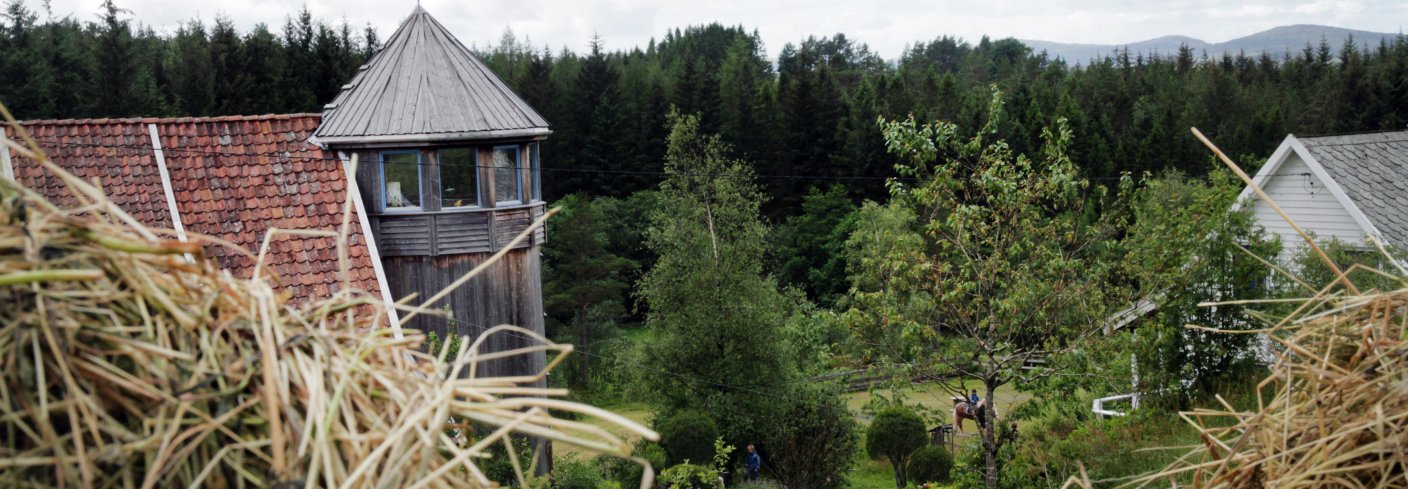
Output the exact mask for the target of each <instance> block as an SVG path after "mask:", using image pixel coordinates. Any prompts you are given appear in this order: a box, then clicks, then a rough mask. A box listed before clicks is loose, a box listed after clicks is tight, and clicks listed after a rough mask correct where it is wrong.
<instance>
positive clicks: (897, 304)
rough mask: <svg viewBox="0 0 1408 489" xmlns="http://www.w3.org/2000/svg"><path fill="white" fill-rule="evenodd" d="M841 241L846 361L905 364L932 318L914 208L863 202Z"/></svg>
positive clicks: (921, 238) (926, 268)
mask: <svg viewBox="0 0 1408 489" xmlns="http://www.w3.org/2000/svg"><path fill="white" fill-rule="evenodd" d="M855 223H856V225H855V229H854V230H852V231H851V235H850V236H849V237H847V238H846V251H845V257H846V270H847V272H848V274H849V276H850V281H851V283H850V285H851V288H850V295H849V297H847V298H846V300H845V303H844V304H845V306H846V309H845V312H844V313H843V314H842V320H843V321H845V323H846V325H847V326H848V327H849V328H850V331H851V336H852V337H854V338H864V339H865V340H864V341H857V342H853V343H852V344H851V345H849V351H848V352H847V353H848V356H849V357H850V361H851V362H853V363H857V364H861V365H873V364H878V363H909V362H911V361H913V360H915V359H916V358H917V357H918V356H919V355H920V352H921V348H919V347H918V346H917V345H920V344H922V341H921V340H920V338H922V337H924V335H926V334H927V333H928V331H929V323H928V322H927V321H926V319H927V318H931V317H934V314H935V313H934V307H935V306H934V297H933V296H932V295H930V294H928V293H926V292H925V291H924V290H923V288H922V285H923V282H924V280H926V279H927V277H928V275H929V270H930V268H931V266H930V264H929V263H928V261H927V258H926V257H925V256H924V246H925V241H924V236H923V235H922V234H921V233H920V229H919V219H918V216H916V215H915V213H914V209H912V208H910V207H908V206H902V205H880V204H876V203H874V202H867V203H866V204H865V205H864V206H862V207H861V208H860V210H859V211H858V213H857V215H856V219H855Z"/></svg>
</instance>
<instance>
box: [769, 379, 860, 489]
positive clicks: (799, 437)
mask: <svg viewBox="0 0 1408 489" xmlns="http://www.w3.org/2000/svg"><path fill="white" fill-rule="evenodd" d="M787 399H788V401H787V405H786V406H785V407H784V412H783V414H782V416H781V417H780V418H779V419H778V420H777V431H776V434H775V435H774V436H773V437H772V439H771V440H770V441H769V443H768V444H767V447H768V448H769V449H770V450H769V451H768V453H765V454H763V455H765V456H770V457H768V458H764V459H763V467H764V468H765V469H766V470H767V472H768V474H769V475H770V476H772V477H774V478H776V479H777V481H778V482H780V483H782V484H783V485H785V486H787V487H806V488H814V489H832V488H836V487H842V486H844V485H845V479H846V473H847V472H849V471H850V468H851V466H852V465H853V464H854V462H855V455H856V450H857V448H858V447H857V445H858V443H857V442H858V441H859V438H860V437H859V435H858V434H857V429H856V421H855V417H853V416H852V415H851V413H850V412H849V411H848V410H847V409H846V404H845V401H844V400H843V398H842V397H841V396H840V395H839V394H838V393H837V392H835V391H833V390H829V389H826V388H820V387H811V386H803V387H799V388H797V389H793V391H792V393H791V394H790V395H788V396H787Z"/></svg>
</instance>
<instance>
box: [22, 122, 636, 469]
mask: <svg viewBox="0 0 1408 489" xmlns="http://www.w3.org/2000/svg"><path fill="white" fill-rule="evenodd" d="M0 113H4V115H5V117H6V118H7V119H8V120H10V122H11V123H13V119H12V118H10V117H9V114H8V113H7V112H4V110H3V107H0ZM14 127H15V128H16V129H17V130H19V131H20V134H21V135H23V136H24V138H25V139H26V140H27V141H28V144H29V145H28V146H27V147H26V146H21V145H19V144H15V143H14V142H10V143H9V144H10V146H11V148H13V149H14V150H15V151H16V152H18V153H20V154H21V155H22V156H24V157H26V158H30V159H32V160H35V161H40V162H41V164H43V165H44V166H45V168H46V169H47V170H48V171H49V172H51V173H53V174H55V175H57V176H59V177H60V178H62V179H63V180H64V181H65V182H67V184H68V186H69V189H70V191H71V192H72V193H73V194H74V195H75V196H76V197H77V198H78V200H79V202H81V205H80V206H79V207H78V208H76V209H60V208H58V207H56V206H55V205H53V204H52V203H50V202H48V201H47V200H45V199H44V198H43V197H41V196H39V195H38V194H36V193H35V192H33V191H31V190H29V189H26V188H24V187H22V186H20V185H18V184H17V183H15V182H14V181H9V180H3V179H0V304H5V307H4V308H3V309H0V369H3V371H2V372H0V378H3V379H4V388H3V389H0V438H3V439H4V443H3V444H0V486H4V487H52V486H57V487H142V488H151V487H198V486H208V487H271V486H272V487H295V486H303V487H343V488H347V487H468V488H482V487H492V486H493V485H494V484H493V483H491V482H490V481H489V479H488V478H487V477H486V476H485V474H484V473H483V471H481V470H480V468H479V467H478V466H477V465H476V462H477V461H479V460H482V459H483V458H484V457H487V456H488V455H487V453H488V452H487V451H488V449H489V448H491V447H493V446H495V445H502V446H504V447H506V448H508V453H515V452H514V451H513V449H512V448H513V447H512V445H513V443H514V439H513V437H511V436H510V435H512V434H518V435H531V436H534V437H540V438H543V439H548V440H553V441H557V442H562V443H567V444H571V445H576V446H579V447H583V448H585V449H588V450H593V451H597V452H601V453H606V454H610V455H614V456H618V457H627V458H631V460H634V461H636V462H637V463H640V464H641V465H643V466H645V474H646V476H645V478H644V479H645V480H643V481H641V487H642V488H645V487H649V485H650V483H651V479H652V478H653V477H652V474H653V471H652V469H651V468H650V467H649V464H648V463H646V462H645V461H644V460H643V459H640V458H634V457H632V456H631V447H630V445H629V444H628V443H627V441H626V440H625V439H623V438H622V437H619V436H616V435H614V434H612V433H611V432H609V431H607V430H604V429H601V428H599V427H596V426H593V425H590V424H586V423H582V422H577V421H569V420H563V419H558V418H555V417H553V416H552V415H551V414H550V413H551V411H554V410H556V411H564V412H568V411H570V412H575V413H579V414H582V415H585V416H588V417H595V418H598V419H600V420H602V421H604V422H605V423H606V424H608V425H611V426H614V427H616V428H618V429H619V430H620V431H624V432H628V433H632V434H633V435H639V436H642V437H644V438H647V439H652V440H653V439H656V438H657V436H656V434H655V433H653V432H651V431H650V430H648V429H646V428H644V427H642V426H640V425H638V424H636V423H634V422H631V421H630V420H627V419H625V418H623V417H620V416H617V415H615V414H612V413H610V412H607V411H604V410H601V409H597V408H594V407H591V406H587V405H583V404H578V403H573V402H566V401H562V400H556V399H550V398H546V397H542V396H562V395H564V394H565V393H566V391H565V390H561V389H541V388H535V387H533V384H535V383H536V382H537V381H538V380H541V379H542V378H543V376H544V375H546V373H547V370H548V369H551V368H552V367H553V366H555V365H556V364H557V363H558V362H561V361H562V359H563V356H565V355H566V354H568V353H570V352H571V351H572V347H571V345H562V344H557V343H554V342H552V341H549V340H547V339H546V338H543V337H542V336H539V335H536V334H534V333H533V332H531V331H529V330H525V329H523V328H518V327H514V326H506V325H505V326H498V327H495V328H493V329H491V330H490V331H488V332H486V333H485V334H484V335H483V336H481V337H480V338H479V340H480V341H479V342H476V343H475V344H473V345H471V346H469V347H467V348H464V349H462V350H461V351H460V352H459V354H458V356H457V357H456V358H451V359H445V358H433V357H431V356H429V355H427V354H425V353H423V352H421V351H420V350H419V348H420V344H421V341H422V340H423V336H422V335H421V334H419V333H417V332H410V331H408V332H406V334H405V335H404V337H399V336H400V335H397V334H393V331H399V329H398V328H388V327H385V320H384V318H385V317H386V314H385V312H386V310H385V307H387V305H386V304H384V303H383V302H382V301H380V300H379V299H377V298H376V297H373V296H371V295H369V294H367V293H365V292H363V291H358V290H352V289H351V288H349V287H342V288H340V289H339V290H338V291H336V292H335V293H334V294H333V295H332V296H331V297H328V298H322V299H312V300H309V301H308V302H306V303H304V304H300V305H291V304H289V303H287V302H285V297H282V296H281V295H280V294H278V293H276V290H275V288H274V286H273V285H271V281H270V279H273V277H265V276H264V275H265V274H256V275H255V277H253V278H250V279H237V278H235V277H233V276H232V275H230V273H229V272H226V271H222V270H219V269H217V268H216V267H215V266H214V265H212V263H211V262H210V261H208V260H205V259H204V258H203V256H202V250H203V247H204V245H205V244H207V243H217V244H218V243H219V242H218V240H214V239H211V238H208V237H200V236H193V237H192V238H191V239H192V241H191V242H180V241H176V240H170V239H162V238H160V237H159V236H160V235H165V234H167V232H165V231H157V230H149V229H146V228H144V227H141V226H140V224H138V223H137V221H136V220H135V219H133V218H132V217H131V216H129V215H127V214H126V213H125V212H123V211H122V210H121V209H120V208H118V207H117V206H116V205H114V204H113V203H112V202H111V201H109V200H107V199H106V198H105V197H104V196H103V194H102V192H101V191H100V190H99V189H98V188H96V187H95V186H93V185H91V184H89V183H86V182H83V181H81V180H80V179H78V178H76V177H74V176H73V175H70V174H68V173H67V172H64V171H63V170H62V169H60V168H59V167H57V166H56V165H54V164H53V163H52V162H49V161H47V159H46V158H45V156H44V154H43V152H42V150H40V149H39V147H38V146H37V145H35V144H34V143H33V141H32V140H31V139H29V138H28V136H27V135H24V134H23V132H22V130H20V127H19V126H18V125H14ZM11 148H5V150H9V149H11ZM350 198H351V196H350V195H349V199H350ZM349 202H350V201H349ZM349 216H350V213H347V212H344V215H343V218H344V221H346V219H347V218H348V217H349ZM544 219H546V217H545V218H544ZM541 224H542V221H541V220H540V221H539V222H538V223H536V224H535V226H534V227H536V226H539V225H541ZM347 229H348V226H347V224H346V222H344V224H343V226H342V228H341V232H340V234H337V235H336V236H333V237H332V238H330V239H336V240H337V243H338V247H339V250H338V251H339V253H338V255H339V256H340V257H346V256H347V254H346V249H345V245H346V232H347V231H346V230H347ZM531 229H532V228H530V230H529V231H525V233H527V232H530V231H531ZM272 235H273V233H271V235H270V236H272ZM241 252H243V253H246V254H248V252H247V251H242V250H241ZM262 255H263V251H261V256H262ZM341 261H342V267H343V268H342V269H343V272H344V276H345V275H346V273H345V272H346V267H347V264H346V260H345V259H344V260H341ZM344 283H346V282H344ZM408 309H409V308H408ZM497 334H514V335H519V336H526V337H528V338H531V339H532V340H534V342H535V343H536V344H534V345H533V346H530V347H526V348H521V349H518V350H514V351H510V352H496V353H490V352H482V351H480V349H479V345H480V344H481V343H482V342H483V340H484V338H486V337H488V336H491V335H497ZM544 351H550V352H558V353H560V354H559V355H557V357H556V359H555V361H554V362H553V363H551V364H550V365H548V366H547V368H546V369H544V371H542V372H538V373H537V374H536V375H530V376H524V377H515V378H508V379H494V378H476V377H475V376H474V375H473V374H472V373H470V374H469V375H464V376H463V377H464V378H461V377H462V375H461V374H460V373H461V372H466V373H469V372H473V371H475V370H476V369H475V366H476V364H477V363H478V362H481V361H484V360H486V359H488V358H494V357H499V356H502V355H527V354H534V353H538V352H544ZM470 427H473V429H466V428H470ZM520 442H521V440H520ZM509 458H510V459H512V462H513V466H514V469H515V471H516V472H517V474H518V478H519V483H520V484H526V483H527V481H526V480H525V479H527V477H526V476H525V475H524V474H525V471H526V470H527V468H525V467H522V466H521V465H520V464H519V463H518V461H517V459H516V458H515V457H509Z"/></svg>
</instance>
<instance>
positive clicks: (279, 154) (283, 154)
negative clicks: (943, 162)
mask: <svg viewBox="0 0 1408 489" xmlns="http://www.w3.org/2000/svg"><path fill="white" fill-rule="evenodd" d="M36 139H37V140H43V138H36ZM43 143H44V144H45V145H53V146H66V147H88V148H115V149H134V150H145V151H152V149H153V148H152V146H151V145H149V144H113V143H82V142H75V141H53V140H43ZM162 153H164V154H166V155H167V156H173V155H172V153H180V154H185V155H203V156H217V157H227V158H235V157H259V156H269V157H275V158H282V159H290V160H303V161H326V162H330V163H337V164H338V165H341V164H342V160H341V159H339V158H337V157H333V156H328V155H323V156H311V155H298V154H293V152H291V151H269V152H233V151H215V150H202V149H192V148H180V147H163V148H162ZM175 156H179V155H175ZM379 163H380V164H381V165H405V166H421V167H426V166H438V167H440V168H466V169H468V168H475V169H479V168H486V169H510V168H511V169H514V170H516V171H523V170H529V171H540V172H555V173H585V174H607V175H656V176H674V175H682V176H697V177H711V178H746V179H752V178H761V179H791V180H839V181H890V180H898V181H915V180H917V179H915V178H907V177H881V176H863V175H807V174H766V173H758V174H751V175H749V174H738V173H706V172H671V171H658V170H605V169H584V168H558V167H551V166H549V167H547V168H542V167H539V168H533V167H531V166H511V167H502V166H495V165H478V164H466V163H443V162H442V163H439V164H438V165H432V164H430V163H426V162H418V163H396V162H386V161H381V162H379Z"/></svg>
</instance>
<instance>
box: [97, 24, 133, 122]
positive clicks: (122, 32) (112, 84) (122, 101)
mask: <svg viewBox="0 0 1408 489" xmlns="http://www.w3.org/2000/svg"><path fill="white" fill-rule="evenodd" d="M102 9H103V13H102V17H101V19H102V22H101V23H100V24H99V25H98V35H97V39H96V41H97V49H96V51H95V54H96V56H95V58H96V59H97V70H96V71H95V73H94V74H95V77H94V78H95V81H94V83H93V84H92V85H88V86H90V87H92V92H91V96H92V98H93V101H94V107H93V108H94V110H95V111H97V112H98V113H100V114H105V115H108V116H114V117H130V116H134V115H139V114H135V113H134V112H135V110H134V109H135V107H134V103H133V101H134V100H135V99H136V97H134V87H135V86H136V79H137V66H136V65H134V64H133V63H132V58H133V54H134V53H133V48H132V27H131V21H130V20H127V19H125V18H123V16H125V15H128V14H130V13H131V12H129V11H128V10H126V9H121V8H118V7H117V4H115V3H113V0H105V1H104V2H103V6H102Z"/></svg>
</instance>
